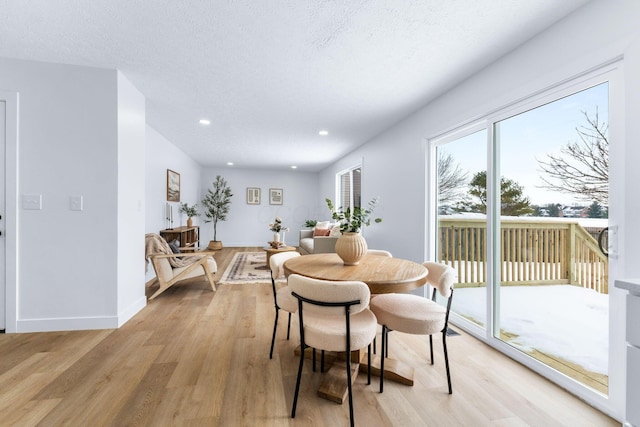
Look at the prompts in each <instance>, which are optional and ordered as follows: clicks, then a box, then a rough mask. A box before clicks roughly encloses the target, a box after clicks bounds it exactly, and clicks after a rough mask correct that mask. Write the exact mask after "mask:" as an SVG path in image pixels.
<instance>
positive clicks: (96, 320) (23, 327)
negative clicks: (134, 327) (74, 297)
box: [16, 296, 147, 333]
mask: <svg viewBox="0 0 640 427" xmlns="http://www.w3.org/2000/svg"><path fill="white" fill-rule="evenodd" d="M146 304H147V298H146V296H143V297H142V298H140V299H139V300H138V301H136V302H135V303H133V304H131V305H130V306H129V307H127V308H126V309H125V310H123V311H122V312H121V313H118V315H117V316H99V317H65V318H46V319H19V320H18V321H17V322H16V332H17V333H26V332H56V331H84V330H91V329H117V328H119V327H120V326H122V325H124V324H125V323H126V322H127V321H129V320H130V319H131V318H132V317H133V316H135V315H136V313H138V312H139V311H140V310H142V309H143V308H144V307H145V306H146Z"/></svg>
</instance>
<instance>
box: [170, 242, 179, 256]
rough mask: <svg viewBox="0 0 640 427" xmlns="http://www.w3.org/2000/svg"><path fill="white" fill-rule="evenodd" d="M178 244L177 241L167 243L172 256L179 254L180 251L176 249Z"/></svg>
mask: <svg viewBox="0 0 640 427" xmlns="http://www.w3.org/2000/svg"><path fill="white" fill-rule="evenodd" d="M178 243H179V242H178V240H174V241H172V242H169V247H170V248H171V252H173V253H174V254H179V253H180V249H179V248H178Z"/></svg>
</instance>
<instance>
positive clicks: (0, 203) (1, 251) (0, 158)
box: [0, 100, 7, 331]
mask: <svg viewBox="0 0 640 427" xmlns="http://www.w3.org/2000/svg"><path fill="white" fill-rule="evenodd" d="M6 111H7V106H6V102H5V101H2V100H0V165H2V170H3V173H0V272H1V273H0V330H2V331H4V330H5V328H6V327H7V325H6V324H7V321H6V317H7V315H6V314H7V313H6V305H7V292H6V289H7V283H6V271H7V262H6V256H5V255H6V247H5V234H6V233H5V224H6V215H5V211H6V209H5V207H6V203H5V182H6V178H5V173H6V170H7V167H6V163H5V162H6V158H5V151H6V149H5V148H6V141H5V135H6V116H7V115H6Z"/></svg>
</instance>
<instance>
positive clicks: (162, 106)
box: [0, 0, 587, 171]
mask: <svg viewBox="0 0 640 427" xmlns="http://www.w3.org/2000/svg"><path fill="white" fill-rule="evenodd" d="M586 2H587V0H562V1H557V0H520V1H514V0H387V1H385V0H344V1H328V0H245V1H234V0H227V1H221V0H194V1H186V0H182V1H178V0H153V1H151V0H136V1H131V0H90V1H82V0H55V1H52V0H29V1H22V0H0V57H8V58H19V59H31V60H38V61H47V62H59V63H66V64H77V65H89V66H97V67H107V68H117V69H119V70H121V71H122V72H123V73H124V74H125V75H126V76H127V77H128V78H129V79H130V80H131V82H132V83H133V84H134V85H135V86H136V87H137V88H138V89H139V90H140V91H141V92H142V93H143V94H144V95H145V97H146V99H147V122H148V123H149V125H150V126H151V127H153V128H154V129H156V130H157V131H158V132H159V133H161V134H162V135H164V136H165V137H166V138H167V139H169V140H170V141H171V142H172V143H174V144H175V145H176V146H178V147H179V148H181V149H182V150H183V151H184V152H186V153H187V154H188V155H190V156H191V157H192V158H193V159H195V160H196V161H197V162H199V163H200V164H202V165H203V166H217V165H225V164H226V163H227V162H229V161H231V162H234V163H235V165H236V166H237V167H269V168H289V167H290V166H291V165H294V164H295V165H297V166H298V167H299V168H300V169H302V170H311V171H317V170H320V169H322V168H323V167H325V166H326V165H327V164H329V163H331V162H332V161H334V160H335V159H337V158H339V157H340V156H342V155H344V154H345V153H347V152H349V151H351V150H353V149H354V148H355V147H357V146H358V145H361V144H363V143H364V142H366V141H367V140H369V139H370V138H372V137H373V136H375V135H377V134H378V133H380V132H382V131H383V130H385V129H386V128H388V127H389V126H391V125H393V124H394V123H396V122H398V121H399V120H400V119H402V118H404V117H406V116H407V115H408V114H410V113H412V112H413V111H415V110H417V109H418V108H419V107H421V106H422V105H425V104H426V103H428V102H429V101H430V100H431V99H433V98H434V97H435V96H437V95H439V94H441V93H443V92H444V91H446V90H447V89H449V88H451V87H452V86H453V85H455V84H457V83H458V82H460V81H461V80H463V79H465V78H467V77H469V76H470V75H472V74H473V73H475V72H477V71H478V70H480V69H481V68H484V67H485V66H486V65H487V64H489V63H491V62H492V61H494V60H496V59H497V58H499V57H501V56H503V55H504V54H505V53H507V52H508V51H510V50H512V49H514V48H515V47H516V46H518V45H519V44H521V43H522V42H524V41H526V40H528V39H530V38H531V37H533V36H534V35H535V34H537V33H539V32H540V31H542V30H544V29H545V28H547V27H548V26H550V25H551V24H553V23H554V22H556V21H558V20H559V19H561V18H562V17H564V16H565V15H567V14H569V13H570V12H572V11H573V10H575V9H576V8H578V7H580V6H582V5H583V4H585V3H586ZM200 118H208V119H210V120H211V125H210V126H206V127H205V126H202V125H200V124H198V120H199V119H200ZM321 129H326V130H328V131H329V132H330V133H329V135H328V136H325V137H322V136H319V135H318V131H319V130H321Z"/></svg>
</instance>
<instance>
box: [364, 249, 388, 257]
mask: <svg viewBox="0 0 640 427" xmlns="http://www.w3.org/2000/svg"><path fill="white" fill-rule="evenodd" d="M367 255H378V256H386V257H389V258H393V255H391V252H389V251H385V250H384V249H369V250H367Z"/></svg>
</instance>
